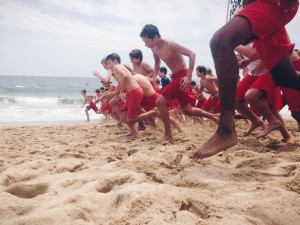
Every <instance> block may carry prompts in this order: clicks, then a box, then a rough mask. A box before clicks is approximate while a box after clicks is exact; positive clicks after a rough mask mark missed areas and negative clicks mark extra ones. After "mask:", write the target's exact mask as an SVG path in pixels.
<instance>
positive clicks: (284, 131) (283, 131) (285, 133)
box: [274, 112, 293, 144]
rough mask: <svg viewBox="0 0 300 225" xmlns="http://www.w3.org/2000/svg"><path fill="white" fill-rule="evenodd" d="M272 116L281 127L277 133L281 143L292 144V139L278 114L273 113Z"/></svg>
mask: <svg viewBox="0 0 300 225" xmlns="http://www.w3.org/2000/svg"><path fill="white" fill-rule="evenodd" d="M274 115H275V116H276V117H277V118H278V119H279V120H280V122H281V126H280V127H279V131H280V133H281V134H282V137H283V139H282V142H284V143H289V144H291V143H293V138H292V136H291V135H290V134H289V132H288V130H287V129H286V126H285V123H284V120H283V118H282V116H281V115H280V114H279V112H276V113H274Z"/></svg>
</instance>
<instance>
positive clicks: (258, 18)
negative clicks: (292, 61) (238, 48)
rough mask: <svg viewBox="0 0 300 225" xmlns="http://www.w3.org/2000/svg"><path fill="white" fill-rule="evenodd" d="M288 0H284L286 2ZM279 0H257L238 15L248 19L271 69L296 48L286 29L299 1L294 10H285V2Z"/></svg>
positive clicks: (261, 53)
mask: <svg viewBox="0 0 300 225" xmlns="http://www.w3.org/2000/svg"><path fill="white" fill-rule="evenodd" d="M286 1H288V0H284V1H283V3H285V2H286ZM277 2H278V1H277V0H256V1H255V2H253V3H250V4H249V5H247V6H246V7H245V8H244V9H243V10H242V11H241V12H240V13H239V14H238V16H243V17H246V18H247V19H248V21H249V22H250V24H251V27H252V33H253V34H254V35H255V36H256V37H257V39H255V40H254V44H255V48H256V49H257V53H258V55H259V58H260V59H261V61H262V62H263V63H264V65H265V66H266V68H267V69H268V70H269V71H270V70H271V69H273V67H274V66H275V65H276V64H277V63H278V62H279V61H280V59H282V57H283V56H285V55H286V54H287V53H289V52H291V51H292V50H293V48H294V45H293V44H290V43H289V38H288V35H287V33H286V30H285V27H284V26H285V25H286V24H288V23H289V22H290V21H291V20H292V19H293V18H294V16H295V15H296V13H297V10H298V7H299V2H298V3H297V5H296V7H295V9H294V10H292V9H289V11H288V12H285V9H284V4H281V6H278V4H277Z"/></svg>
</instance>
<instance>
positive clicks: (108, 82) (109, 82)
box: [101, 80, 112, 84]
mask: <svg viewBox="0 0 300 225" xmlns="http://www.w3.org/2000/svg"><path fill="white" fill-rule="evenodd" d="M101 83H102V84H111V83H112V82H111V81H107V82H103V80H101Z"/></svg>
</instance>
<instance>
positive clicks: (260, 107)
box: [245, 88, 281, 138]
mask: <svg viewBox="0 0 300 225" xmlns="http://www.w3.org/2000/svg"><path fill="white" fill-rule="evenodd" d="M264 95H265V93H264V91H262V90H260V89H256V88H253V89H249V90H248V91H247V92H246V95H245V98H246V100H247V102H249V104H250V105H251V106H252V107H253V108H254V109H255V110H256V111H257V112H259V113H260V114H261V115H262V116H263V117H264V118H266V120H267V121H268V124H267V126H266V127H265V129H264V130H263V131H261V132H260V133H259V134H258V135H257V138H261V137H265V136H267V135H268V134H269V133H270V132H272V131H273V130H276V129H277V128H279V127H280V126H281V122H280V120H279V119H278V118H277V117H276V116H275V115H274V113H272V112H271V110H270V108H269V106H268V103H267V102H266V100H265V98H264Z"/></svg>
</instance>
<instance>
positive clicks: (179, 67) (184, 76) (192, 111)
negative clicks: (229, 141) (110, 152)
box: [140, 24, 218, 140]
mask: <svg viewBox="0 0 300 225" xmlns="http://www.w3.org/2000/svg"><path fill="white" fill-rule="evenodd" d="M140 37H141V38H142V40H143V41H144V43H145V45H146V46H147V47H148V48H151V50H152V52H153V57H154V61H155V64H154V73H155V76H157V73H158V71H159V69H160V62H161V60H162V61H164V62H165V64H166V65H167V66H168V67H169V68H170V70H171V71H172V81H171V83H170V84H169V85H168V86H167V87H166V88H165V89H164V90H163V91H162V92H161V94H160V95H159V97H158V99H157V107H158V110H159V112H160V115H161V119H162V121H163V123H164V127H165V132H164V138H165V139H166V140H170V139H172V138H173V136H172V131H171V125H170V116H169V110H168V107H167V101H168V100H169V99H170V98H171V97H172V96H177V98H178V101H179V103H180V107H181V109H182V112H183V113H184V114H186V115H189V116H200V117H207V118H209V119H211V120H213V121H215V122H218V118H216V117H215V116H214V115H213V114H210V113H208V112H204V111H202V110H201V109H198V108H192V106H191V104H190V102H191V100H192V99H191V98H190V96H189V95H188V94H187V92H186V90H187V89H188V88H189V86H190V84H191V77H192V73H193V69H194V65H195V57H196V55H195V53H194V52H192V51H191V50H189V49H188V48H186V47H183V46H181V45H179V44H177V43H176V42H174V41H171V40H167V39H163V38H161V36H160V33H159V31H158V29H157V27H156V26H154V25H152V24H147V25H145V26H144V27H143V29H142V31H141V33H140ZM183 56H187V57H188V58H189V67H188V68H186V64H185V61H184V58H183ZM156 78H157V77H155V79H156Z"/></svg>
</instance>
